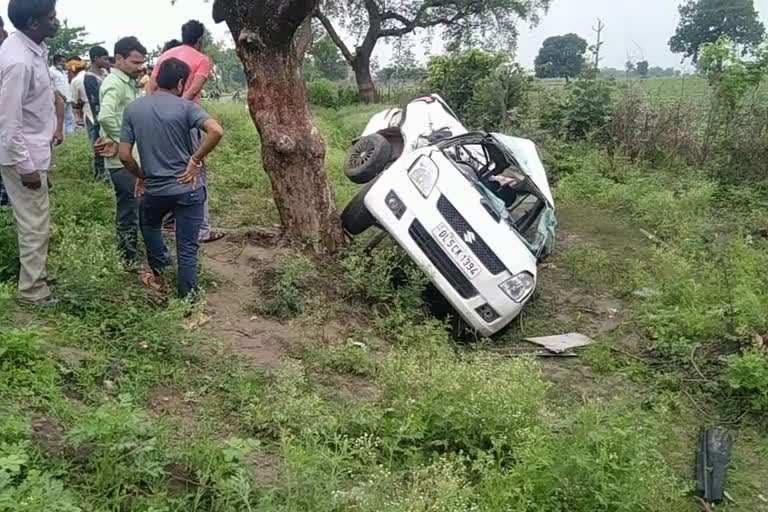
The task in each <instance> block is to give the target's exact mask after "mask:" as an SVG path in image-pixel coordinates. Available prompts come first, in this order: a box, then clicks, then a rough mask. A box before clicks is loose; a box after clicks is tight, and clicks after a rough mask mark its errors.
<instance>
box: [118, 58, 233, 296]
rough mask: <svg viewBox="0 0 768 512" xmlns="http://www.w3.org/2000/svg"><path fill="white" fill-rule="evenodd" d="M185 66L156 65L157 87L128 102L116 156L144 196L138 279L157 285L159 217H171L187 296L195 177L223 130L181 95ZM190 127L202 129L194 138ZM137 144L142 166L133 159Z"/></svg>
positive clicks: (201, 189) (181, 289) (163, 257)
mask: <svg viewBox="0 0 768 512" xmlns="http://www.w3.org/2000/svg"><path fill="white" fill-rule="evenodd" d="M188 76H189V66H187V64H185V63H184V62H182V61H181V60H179V59H175V58H170V59H167V60H166V61H164V62H163V63H162V64H161V65H160V71H159V73H158V74H157V85H158V91H157V92H156V93H155V94H152V95H148V96H144V97H143V98H139V99H138V100H136V101H134V102H133V103H131V104H130V105H128V106H127V107H126V109H125V115H124V118H123V129H122V134H121V137H120V151H119V154H120V160H121V161H122V163H123V165H125V168H126V169H127V170H128V171H130V172H131V173H132V174H134V175H135V176H136V177H137V178H138V183H137V193H138V194H143V195H144V201H143V205H142V215H141V231H142V234H143V235H144V242H145V244H146V247H147V259H148V260H149V266H150V267H151V268H152V273H151V274H146V275H145V276H143V278H142V280H143V281H144V283H145V284H146V285H148V286H150V287H151V288H153V289H157V290H162V289H163V288H164V283H163V280H162V273H163V270H164V269H165V268H166V267H167V266H168V265H169V263H170V256H169V253H168V248H167V247H166V245H165V241H164V240H163V234H162V223H163V217H164V216H165V215H166V214H167V213H169V212H173V214H174V217H175V218H176V253H177V255H178V266H179V273H178V274H179V276H178V293H179V296H180V297H182V298H183V297H186V296H187V295H189V294H190V293H192V292H193V291H195V289H196V288H197V251H198V249H199V242H198V235H199V232H200V226H201V225H202V223H203V215H204V207H203V205H204V203H205V199H206V194H207V191H206V188H205V186H204V185H203V184H202V181H201V180H199V179H198V175H199V172H200V169H201V168H202V167H203V160H204V159H205V157H206V156H208V154H209V153H210V152H211V151H213V149H214V148H215V147H216V146H217V145H218V143H219V141H220V140H221V138H222V136H223V135H224V131H223V130H222V128H221V126H220V125H219V123H217V122H216V121H214V120H213V119H211V118H210V116H209V115H208V114H207V113H206V112H205V111H204V110H203V109H202V108H200V106H199V105H196V104H195V103H192V102H191V101H187V100H184V99H182V98H181V96H182V94H183V92H184V88H185V86H186V81H187V77H188ZM193 130H202V131H204V132H205V133H206V135H207V136H206V137H205V138H204V140H203V143H202V144H201V145H200V146H199V147H197V145H196V144H195V143H194V142H193V139H192V132H193ZM134 144H138V148H139V157H140V160H141V167H140V166H139V165H138V163H137V162H136V160H135V159H134V158H133V155H132V152H133V146H134Z"/></svg>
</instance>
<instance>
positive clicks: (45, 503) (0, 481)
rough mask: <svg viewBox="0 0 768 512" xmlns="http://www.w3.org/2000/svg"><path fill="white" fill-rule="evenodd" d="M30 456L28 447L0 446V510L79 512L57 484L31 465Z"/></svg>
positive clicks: (29, 447) (60, 485) (18, 445)
mask: <svg viewBox="0 0 768 512" xmlns="http://www.w3.org/2000/svg"><path fill="white" fill-rule="evenodd" d="M30 452H32V450H31V446H29V444H28V443H24V442H22V443H16V444H6V443H0V510H2V511H4V512H81V510H82V509H81V508H80V507H78V506H76V505H75V498H74V496H73V495H72V494H71V493H70V492H69V491H68V490H66V489H65V488H64V485H63V484H62V483H61V482H60V481H59V480H57V479H55V478H53V476H51V475H49V474H47V473H45V472H43V471H41V470H40V469H38V468H36V467H35V466H34V465H33V463H32V460H33V457H31V456H30Z"/></svg>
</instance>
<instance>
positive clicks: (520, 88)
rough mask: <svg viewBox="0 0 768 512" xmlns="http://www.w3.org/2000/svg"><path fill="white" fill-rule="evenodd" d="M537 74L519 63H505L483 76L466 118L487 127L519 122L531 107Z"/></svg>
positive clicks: (475, 125) (479, 126)
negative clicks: (532, 89) (531, 97)
mask: <svg viewBox="0 0 768 512" xmlns="http://www.w3.org/2000/svg"><path fill="white" fill-rule="evenodd" d="M532 84H533V78H531V77H530V76H528V75H527V74H526V72H525V70H524V69H523V68H522V67H520V66H519V65H518V64H512V65H508V66H502V67H500V68H499V69H497V70H496V71H494V72H493V73H491V75H490V76H487V77H485V78H483V79H481V80H480V81H479V82H477V84H476V85H475V87H474V89H473V91H472V99H471V101H470V103H469V106H468V107H467V114H466V122H467V124H469V125H470V126H472V127H475V128H481V129H483V130H486V131H492V130H494V131H504V130H505V129H507V128H510V127H513V126H516V125H517V124H518V123H519V121H520V120H521V119H522V117H523V116H524V114H525V112H526V110H527V108H528V93H529V92H530V90H531V87H532Z"/></svg>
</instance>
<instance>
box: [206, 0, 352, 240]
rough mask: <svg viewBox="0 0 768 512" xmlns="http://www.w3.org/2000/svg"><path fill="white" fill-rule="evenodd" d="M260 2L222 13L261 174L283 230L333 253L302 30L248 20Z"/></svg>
mask: <svg viewBox="0 0 768 512" xmlns="http://www.w3.org/2000/svg"><path fill="white" fill-rule="evenodd" d="M217 3H218V2H217ZM259 3H260V2H253V3H246V2H238V1H237V0H235V2H234V7H231V8H228V9H226V10H225V11H224V12H225V13H226V18H225V19H226V21H227V24H228V25H229V27H230V30H231V31H232V34H233V36H234V39H235V45H236V47H237V53H238V56H239V57H240V60H241V61H242V62H243V67H244V70H245V76H246V78H247V80H248V108H249V111H250V114H251V118H252V119H253V123H254V124H255V125H256V129H257V130H258V132H259V136H260V137H261V152H262V162H263V165H264V171H265V172H266V173H267V176H268V177H269V180H270V182H271V184H272V192H273V195H274V200H275V205H276V206H277V211H278V213H279V215H280V221H281V223H282V227H283V230H284V235H285V236H286V237H288V238H289V239H291V240H294V241H298V242H304V243H308V244H311V246H312V249H313V250H314V251H315V252H318V253H327V252H334V251H336V250H337V249H339V248H340V247H341V246H343V245H344V243H345V236H344V231H343V229H342V226H341V219H340V217H339V213H338V210H337V207H336V199H335V195H334V192H333V189H332V187H331V184H330V182H329V180H328V175H327V174H326V172H325V168H324V161H325V143H324V141H323V138H322V136H321V135H320V132H319V131H318V130H317V128H316V127H315V125H314V123H313V121H312V113H311V111H310V109H309V103H308V99H307V90H306V87H305V85H304V79H303V74H302V61H303V57H304V55H303V52H304V50H306V46H307V45H306V41H305V40H304V39H305V38H304V37H303V35H304V32H305V31H302V30H301V29H299V28H298V26H299V25H297V24H293V25H291V26H282V25H281V24H279V23H274V19H273V22H272V24H271V25H270V26H257V24H256V23H253V22H251V23H248V20H249V19H250V20H258V19H259V17H258V16H253V12H254V11H251V10H250V9H252V8H258V6H257V5H255V4H259ZM286 3H287V2H286ZM244 5H247V7H244ZM214 7H215V6H214ZM261 7H262V8H263V7H264V6H263V5H262V6H261ZM245 10H247V11H248V12H244V11H245ZM292 14H294V16H295V12H294V13H292ZM310 14H311V10H309V11H308V12H307V17H308V16H309V15H310ZM261 19H263V18H261ZM278 21H280V20H279V19H278ZM254 25H256V26H254ZM297 30H298V33H297ZM286 32H289V33H290V35H289V36H288V37H286Z"/></svg>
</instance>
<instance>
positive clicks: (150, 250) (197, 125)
mask: <svg viewBox="0 0 768 512" xmlns="http://www.w3.org/2000/svg"><path fill="white" fill-rule="evenodd" d="M8 18H9V19H10V21H11V23H12V24H13V25H14V27H16V32H14V33H13V34H11V35H10V36H8V35H7V34H6V32H5V30H4V28H3V24H2V19H1V18H0V176H2V181H3V183H4V185H5V191H6V193H7V196H8V198H9V200H10V204H11V206H12V208H13V212H14V216H15V218H16V227H17V230H18V239H19V259H20V262H21V271H20V275H19V286H18V301H19V302H20V303H22V304H28V305H37V306H51V305H55V304H56V299H55V297H54V296H53V294H52V293H51V289H50V284H51V283H50V279H49V277H48V272H47V254H48V241H49V219H50V216H49V201H48V188H49V185H48V183H49V181H48V176H47V174H48V171H49V169H50V165H51V148H52V147H53V146H55V145H58V144H60V143H61V141H62V139H63V133H64V131H65V129H64V125H65V106H66V103H67V101H65V99H64V98H62V95H61V94H59V93H57V92H56V88H55V86H54V77H53V75H52V73H51V70H49V68H48V65H47V61H48V52H47V48H46V45H45V42H44V41H45V40H46V39H47V38H50V37H53V36H54V35H55V34H56V31H57V30H58V20H57V18H56V0H10V2H9V5H8ZM204 32H205V29H204V27H203V25H202V24H201V23H199V22H197V21H190V22H188V23H186V24H185V25H184V26H183V27H182V42H181V43H182V44H180V45H178V46H176V47H174V48H171V49H169V50H168V51H166V52H164V53H163V54H162V55H161V57H160V58H159V60H158V62H157V63H156V65H155V67H154V69H153V70H152V74H151V78H150V79H149V81H148V83H147V84H146V87H145V90H146V92H147V94H146V95H144V96H141V97H140V94H139V86H138V82H137V80H138V78H139V76H140V75H141V73H142V70H145V65H146V57H147V50H146V48H145V47H144V46H142V44H141V43H140V42H139V41H138V39H136V38H135V37H124V38H122V39H120V40H119V41H118V42H117V43H116V44H115V49H114V65H111V66H110V64H109V56H108V55H107V52H106V50H105V49H104V48H101V47H94V48H92V49H91V51H90V55H89V57H90V60H91V63H90V67H89V69H88V71H87V72H86V73H81V74H82V75H83V76H82V80H78V81H76V80H72V84H70V85H71V87H72V89H73V90H72V91H71V94H70V99H71V103H73V104H74V105H78V106H79V107H81V108H82V112H83V117H84V118H85V123H86V125H87V127H88V133H89V135H90V138H91V142H92V144H93V147H94V152H95V155H97V156H98V157H101V158H103V165H104V168H105V170H106V171H108V172H109V178H110V181H111V182H112V185H113V187H114V190H115V198H116V225H117V234H118V248H119V250H120V253H121V255H122V258H123V261H124V264H125V266H126V268H127V269H128V270H131V271H135V272H137V273H138V275H139V276H140V278H141V281H142V282H144V283H145V284H146V285H147V286H149V287H151V288H153V289H156V290H162V289H164V287H165V284H164V282H163V277H162V276H163V271H164V270H165V269H166V268H167V267H168V265H169V264H170V256H169V251H168V248H167V246H166V245H165V241H164V238H163V234H162V228H163V223H164V222H167V221H168V217H169V216H172V218H173V221H172V222H173V223H174V224H175V232H176V252H177V258H178V270H179V272H178V294H179V295H180V296H181V297H187V296H189V295H190V294H192V293H193V292H194V291H195V290H196V288H197V253H198V249H199V243H200V242H206V241H213V240H216V239H218V238H220V237H221V236H222V235H221V234H220V233H217V232H215V231H213V230H211V229H210V226H209V224H208V191H207V175H206V169H205V165H204V159H205V158H206V157H207V156H208V154H209V153H210V152H211V151H212V150H213V149H214V148H215V147H216V145H217V144H218V143H219V141H220V140H221V137H222V136H223V130H222V128H221V126H220V125H219V124H218V123H217V122H216V121H215V120H213V119H212V118H210V116H209V115H208V114H207V113H206V112H205V111H204V110H203V109H202V108H201V107H200V106H199V104H198V103H199V100H200V95H201V92H202V89H203V86H204V85H205V83H206V81H207V79H208V76H209V74H210V71H211V67H210V62H209V60H208V59H207V58H206V57H205V55H203V54H202V53H201V51H200V50H201V49H202V44H203V35H204ZM108 68H111V69H110V71H109V73H105V71H106V70H107V69H108ZM75 78H76V79H77V76H76V77H75ZM98 160H99V158H96V161H97V163H96V164H95V165H97V166H98V165H99V164H98ZM97 172H100V171H99V169H98V167H97ZM139 230H140V231H141V233H142V235H143V238H144V245H145V247H146V252H147V261H148V266H149V268H148V269H145V267H144V265H143V264H142V261H141V256H140V252H139V247H138V233H139Z"/></svg>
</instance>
